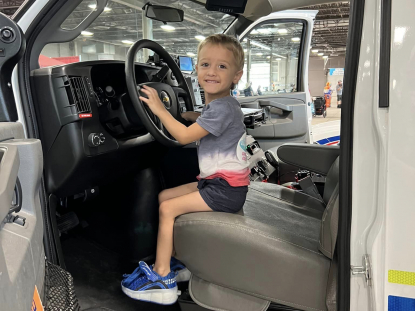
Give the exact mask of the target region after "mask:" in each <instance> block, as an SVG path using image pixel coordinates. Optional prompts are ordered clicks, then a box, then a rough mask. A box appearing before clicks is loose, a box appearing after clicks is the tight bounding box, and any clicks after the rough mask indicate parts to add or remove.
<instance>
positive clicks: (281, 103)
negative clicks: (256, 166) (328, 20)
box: [235, 11, 317, 150]
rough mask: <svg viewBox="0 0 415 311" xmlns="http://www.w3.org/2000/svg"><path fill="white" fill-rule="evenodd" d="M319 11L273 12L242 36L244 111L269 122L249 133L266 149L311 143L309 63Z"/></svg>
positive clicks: (239, 93) (241, 94)
mask: <svg viewBox="0 0 415 311" xmlns="http://www.w3.org/2000/svg"><path fill="white" fill-rule="evenodd" d="M316 14H317V11H303V12H302V11H285V12H279V13H272V14H270V15H268V16H266V17H263V18H260V19H259V20H257V21H256V22H254V23H253V24H251V25H250V26H249V27H248V28H247V29H246V30H245V31H244V32H243V33H242V34H241V36H240V40H241V44H242V46H243V48H244V52H245V66H244V74H243V76H242V79H241V81H240V82H239V84H238V86H237V90H238V91H237V94H235V95H236V96H237V99H238V101H239V102H240V103H241V106H242V108H262V109H264V112H265V115H266V122H264V123H263V124H261V126H259V127H255V128H248V129H247V132H248V134H250V135H252V136H253V137H255V139H256V140H257V141H258V142H259V143H260V145H261V147H262V148H263V149H264V150H267V149H272V150H276V148H277V147H278V146H280V145H282V144H283V143H287V142H301V143H313V138H312V133H311V118H312V115H311V108H310V105H311V97H310V93H309V90H308V59H309V51H310V44H311V36H312V31H313V25H314V17H315V16H316Z"/></svg>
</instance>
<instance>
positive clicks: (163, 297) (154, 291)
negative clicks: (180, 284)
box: [121, 261, 177, 305]
mask: <svg viewBox="0 0 415 311" xmlns="http://www.w3.org/2000/svg"><path fill="white" fill-rule="evenodd" d="M121 288H122V291H123V292H124V294H126V295H127V296H128V297H131V298H133V299H136V300H142V301H148V302H153V303H158V304H161V305H171V304H173V303H175V302H176V300H177V283H176V274H175V273H174V272H172V271H170V273H169V274H168V275H167V276H164V277H162V276H160V275H158V274H157V273H156V272H155V271H153V270H152V269H151V268H150V267H149V266H148V265H147V264H146V263H145V262H144V261H140V263H139V267H138V268H137V269H136V270H134V272H133V273H132V274H130V275H127V276H126V278H125V279H124V280H123V281H122V282H121Z"/></svg>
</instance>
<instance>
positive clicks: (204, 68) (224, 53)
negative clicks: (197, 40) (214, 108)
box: [196, 44, 243, 98]
mask: <svg viewBox="0 0 415 311" xmlns="http://www.w3.org/2000/svg"><path fill="white" fill-rule="evenodd" d="M196 71H197V78H198V80H199V83H200V85H201V86H202V88H203V89H204V91H205V93H208V94H210V95H216V96H217V97H218V98H219V97H222V96H228V95H229V92H230V87H231V85H232V83H234V84H237V83H238V82H239V80H240V79H241V77H242V73H243V71H242V70H238V68H237V67H236V63H235V60H234V56H233V53H232V52H231V51H229V50H228V49H227V48H224V47H222V46H220V45H212V44H207V45H206V46H204V47H203V48H202V49H201V50H200V52H199V55H198V60H197V65H196Z"/></svg>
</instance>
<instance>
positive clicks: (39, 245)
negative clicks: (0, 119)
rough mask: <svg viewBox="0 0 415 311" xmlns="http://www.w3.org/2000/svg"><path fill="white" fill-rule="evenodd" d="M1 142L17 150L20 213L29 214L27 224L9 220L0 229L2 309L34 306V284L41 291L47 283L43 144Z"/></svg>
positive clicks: (15, 310)
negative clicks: (42, 195) (45, 276)
mask: <svg viewBox="0 0 415 311" xmlns="http://www.w3.org/2000/svg"><path fill="white" fill-rule="evenodd" d="M1 145H2V146H6V147H7V148H8V149H9V150H10V149H13V148H14V149H16V150H18V155H19V160H20V168H19V170H18V177H19V180H20V182H21V186H22V192H23V204H22V209H21V211H20V212H19V213H18V215H19V216H21V217H24V218H26V222H25V225H24V226H21V225H18V224H15V223H6V224H5V225H4V226H3V228H2V229H1V230H0V271H1V272H2V275H1V277H0V288H1V289H2V295H1V297H2V299H1V307H0V309H1V310H2V311H26V310H30V308H31V305H32V298H33V291H34V288H35V285H36V286H37V288H38V291H39V293H40V294H41V292H42V289H43V287H44V274H45V253H44V246H43V219H42V210H41V205H40V198H39V189H40V180H41V176H42V172H43V156H42V147H41V143H40V140H38V139H13V140H8V141H7V142H4V143H2V144H1ZM13 186H14V185H13Z"/></svg>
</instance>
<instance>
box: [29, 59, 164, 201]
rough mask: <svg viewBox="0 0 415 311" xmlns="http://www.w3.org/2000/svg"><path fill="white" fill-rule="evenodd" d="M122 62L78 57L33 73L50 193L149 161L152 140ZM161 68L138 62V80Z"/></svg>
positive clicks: (79, 187) (156, 148) (159, 150)
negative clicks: (130, 91) (132, 97)
mask: <svg viewBox="0 0 415 311" xmlns="http://www.w3.org/2000/svg"><path fill="white" fill-rule="evenodd" d="M124 66H125V64H124V62H122V61H92V62H81V63H74V64H68V65H62V66H57V67H47V68H41V69H36V70H34V71H32V73H31V86H32V89H33V90H34V94H35V108H36V115H37V118H38V124H39V130H40V136H41V140H42V146H43V153H44V158H45V167H44V168H45V176H46V187H47V190H48V192H50V193H55V194H57V195H58V196H61V197H62V196H68V195H72V194H76V193H78V192H81V191H83V190H84V189H88V188H92V187H95V186H97V185H100V184H103V183H105V182H106V181H108V182H109V181H110V180H113V179H116V178H120V177H122V176H123V174H126V173H127V172H131V171H133V170H135V169H138V168H144V167H148V166H150V165H152V164H153V163H154V161H158V159H159V158H160V157H161V156H162V155H163V153H164V151H165V148H163V147H162V146H161V145H160V144H157V143H154V142H153V139H152V137H151V136H150V135H149V134H148V132H147V131H146V129H145V128H144V127H143V125H142V124H141V121H140V118H139V116H138V115H137V113H136V112H135V109H134V108H133V107H132V105H131V102H129V96H128V93H127V88H126V82H125V73H124V72H125V68H124ZM159 69H160V68H158V67H155V66H150V65H147V64H137V65H136V70H135V72H136V81H137V83H144V82H148V81H150V80H151V78H152V76H153V75H154V74H155V73H157V71H158V70H159Z"/></svg>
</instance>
